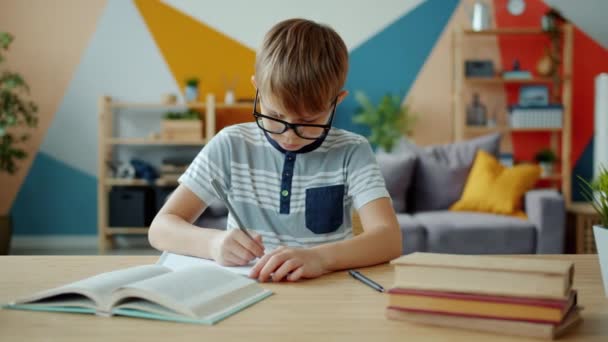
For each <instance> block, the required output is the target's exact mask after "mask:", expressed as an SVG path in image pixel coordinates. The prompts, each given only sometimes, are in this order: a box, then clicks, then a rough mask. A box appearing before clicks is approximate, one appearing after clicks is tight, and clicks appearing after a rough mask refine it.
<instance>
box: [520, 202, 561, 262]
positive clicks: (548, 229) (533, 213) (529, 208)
mask: <svg viewBox="0 0 608 342" xmlns="http://www.w3.org/2000/svg"><path fill="white" fill-rule="evenodd" d="M525 206H526V214H527V215H528V219H529V220H530V221H531V222H532V223H533V224H534V225H535V226H536V232H537V237H538V239H537V241H536V253H537V254H551V253H563V252H564V238H565V234H566V209H565V204H564V198H563V197H562V195H561V194H560V193H558V192H557V191H555V190H531V191H528V192H527V193H526V204H525Z"/></svg>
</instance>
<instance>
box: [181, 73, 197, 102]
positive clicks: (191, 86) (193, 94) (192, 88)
mask: <svg viewBox="0 0 608 342" xmlns="http://www.w3.org/2000/svg"><path fill="white" fill-rule="evenodd" d="M184 96H185V97H186V102H195V101H196V100H197V99H198V78H196V77H192V78H189V79H187V80H186V90H185V93H184Z"/></svg>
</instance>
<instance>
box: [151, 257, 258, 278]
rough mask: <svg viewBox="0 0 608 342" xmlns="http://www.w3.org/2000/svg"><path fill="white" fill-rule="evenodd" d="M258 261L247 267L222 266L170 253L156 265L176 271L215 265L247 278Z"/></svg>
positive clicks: (159, 259) (210, 261) (206, 260)
mask: <svg viewBox="0 0 608 342" xmlns="http://www.w3.org/2000/svg"><path fill="white" fill-rule="evenodd" d="M256 261H257V259H255V260H253V261H251V262H250V263H249V264H248V265H245V266H221V265H219V264H217V263H216V262H215V261H213V260H208V259H201V258H197V257H192V256H187V255H181V254H175V253H170V252H163V254H162V255H161V256H160V258H158V261H157V262H156V264H157V265H162V266H166V267H168V268H170V269H172V270H174V271H177V270H180V269H182V268H185V267H190V266H195V265H213V266H216V267H221V268H223V269H225V270H227V271H230V272H233V273H236V274H240V275H244V276H246V277H247V276H249V272H251V269H252V268H253V265H255V263H256Z"/></svg>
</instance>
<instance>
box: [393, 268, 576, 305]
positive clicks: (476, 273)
mask: <svg viewBox="0 0 608 342" xmlns="http://www.w3.org/2000/svg"><path fill="white" fill-rule="evenodd" d="M446 279H449V281H446ZM570 284H571V283H570V282H569V279H567V278H565V277H564V276H558V275H547V274H540V273H520V272H504V271H490V270H470V269H455V268H439V267H418V266H401V267H399V266H398V267H396V268H395V284H394V286H393V287H396V288H403V289H415V290H430V291H443V292H460V293H472V294H482V295H497V296H513V297H532V298H543V299H563V298H564V297H565V296H566V295H567V293H568V292H569V291H570Z"/></svg>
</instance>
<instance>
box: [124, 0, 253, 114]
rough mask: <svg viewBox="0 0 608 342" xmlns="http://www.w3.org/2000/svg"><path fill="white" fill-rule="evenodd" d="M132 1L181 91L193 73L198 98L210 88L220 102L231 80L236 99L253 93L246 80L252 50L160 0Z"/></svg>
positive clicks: (251, 73) (248, 76) (250, 71)
mask: <svg viewBox="0 0 608 342" xmlns="http://www.w3.org/2000/svg"><path fill="white" fill-rule="evenodd" d="M135 4H136V5H137V8H138V9H139V11H140V13H141V15H142V17H143V18H144V21H145V22H146V25H148V29H149V30H150V32H151V33H152V36H153V38H154V40H155V41H156V44H157V45H158V47H159V49H160V51H161V53H162V55H163V56H164V58H165V61H166V62H167V64H168V65H169V68H170V70H171V73H172V74H173V76H174V77H175V80H176V81H177V83H178V84H179V86H180V89H181V90H182V93H183V89H184V86H185V83H186V80H187V79H188V78H191V77H197V78H198V79H199V80H200V83H199V99H200V100H204V98H205V95H206V94H207V93H210V92H211V93H214V94H215V96H216V101H220V102H222V101H223V99H224V94H225V92H226V90H227V87H229V86H231V84H232V85H233V86H234V91H235V95H236V98H237V99H238V98H250V99H252V98H253V97H254V96H255V90H254V89H253V86H252V85H251V83H250V81H249V80H250V78H251V75H253V73H254V63H255V51H253V50H251V49H250V48H248V47H246V46H244V45H242V44H240V43H239V42H237V41H236V40H234V39H232V38H230V37H228V36H226V35H225V34H223V33H221V32H219V31H217V30H215V29H213V28H211V27H209V26H207V25H205V24H204V23H201V22H200V21H197V20H196V19H193V18H192V17H190V16H188V15H186V14H183V13H182V12H180V11H178V10H176V9H174V8H173V7H171V6H168V5H165V4H163V3H162V2H161V1H150V0H135ZM235 80H236V82H235Z"/></svg>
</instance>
